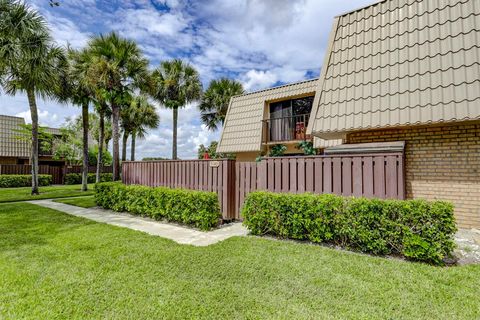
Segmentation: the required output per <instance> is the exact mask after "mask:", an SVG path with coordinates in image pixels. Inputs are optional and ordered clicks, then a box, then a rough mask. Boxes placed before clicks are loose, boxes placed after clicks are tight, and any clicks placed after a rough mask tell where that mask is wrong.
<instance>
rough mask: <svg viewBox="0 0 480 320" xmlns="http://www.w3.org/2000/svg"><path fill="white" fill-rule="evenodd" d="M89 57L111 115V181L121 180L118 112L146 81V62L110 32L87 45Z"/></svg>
mask: <svg viewBox="0 0 480 320" xmlns="http://www.w3.org/2000/svg"><path fill="white" fill-rule="evenodd" d="M88 50H89V51H90V53H91V55H92V59H93V60H92V67H93V68H92V71H93V72H92V75H93V76H92V77H91V79H93V80H94V81H93V83H94V84H95V85H96V86H97V87H99V88H101V89H102V90H103V91H104V94H105V97H106V100H107V101H108V103H109V104H110V108H111V111H112V140H113V178H114V180H119V178H120V153H119V151H120V148H119V122H120V109H121V107H122V106H124V105H126V103H128V101H129V100H130V96H131V94H132V92H133V90H134V89H135V88H140V87H142V83H143V82H144V81H145V79H147V78H148V75H147V65H148V60H147V59H145V58H144V57H143V54H142V52H141V51H140V49H139V47H138V46H137V44H136V43H135V42H134V41H131V40H127V39H123V38H121V37H119V36H118V35H117V34H116V33H114V32H112V33H109V34H107V35H100V36H98V37H96V38H93V39H92V40H91V41H90V42H89V44H88Z"/></svg>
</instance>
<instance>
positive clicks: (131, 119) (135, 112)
mask: <svg viewBox="0 0 480 320" xmlns="http://www.w3.org/2000/svg"><path fill="white" fill-rule="evenodd" d="M121 118H122V130H123V137H124V139H123V146H122V148H123V149H122V158H123V160H126V148H127V137H129V136H130V137H131V148H130V160H132V161H135V143H136V138H137V137H140V138H143V137H144V136H145V134H146V132H147V130H148V129H155V128H158V125H159V123H160V117H159V116H158V114H157V111H156V109H155V107H154V106H153V105H151V104H150V103H149V102H148V99H147V97H146V96H144V95H139V96H135V97H134V98H133V99H132V101H131V103H130V106H129V107H128V108H125V109H124V110H122V112H121Z"/></svg>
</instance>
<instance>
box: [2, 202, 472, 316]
mask: <svg viewBox="0 0 480 320" xmlns="http://www.w3.org/2000/svg"><path fill="white" fill-rule="evenodd" d="M479 288H480V266H479V265H475V266H474V265H470V266H464V267H451V268H440V267H432V266H429V265H425V264H419V263H410V262H404V261H398V260H393V259H384V258H376V257H371V256H366V255H360V254H355V253H349V252H343V251H336V250H333V249H328V248H324V247H321V246H314V245H308V244H298V243H293V242H286V241H275V240H268V239H262V238H256V237H244V238H242V237H236V238H230V239H228V240H226V241H223V242H220V243H218V244H215V245H212V246H208V247H193V246H187V245H179V244H176V243H174V242H172V241H169V240H166V239H162V238H160V237H154V236H149V235H147V234H143V233H140V232H136V231H133V230H129V229H123V228H118V227H114V226H109V225H105V224H99V223H95V222H92V221H89V220H85V219H80V218H76V217H73V216H69V215H66V214H63V213H60V212H57V211H54V210H50V209H46V208H41V207H38V206H34V205H31V204H27V203H9V204H1V205H0V318H5V319H14V318H22V319H28V318H29V319H54V318H55V319H57V318H59V319H105V318H107V319H127V318H128V319H148V318H154V319H160V318H162V319H165V318H166V319H173V318H175V319H192V318H195V319H199V318H204V319H212V318H216V319H231V318H249V319H266V318H274V319H279V318H280V319H282V318H283V319H302V318H303V319H325V318H329V319H330V318H331V319H349V318H350V319H352V318H353V319H478V318H480V300H479Z"/></svg>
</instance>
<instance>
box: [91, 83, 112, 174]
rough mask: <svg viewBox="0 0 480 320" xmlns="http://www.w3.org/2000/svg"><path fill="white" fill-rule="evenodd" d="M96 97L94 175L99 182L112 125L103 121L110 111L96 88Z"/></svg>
mask: <svg viewBox="0 0 480 320" xmlns="http://www.w3.org/2000/svg"><path fill="white" fill-rule="evenodd" d="M96 97H97V99H96V100H95V102H94V106H95V111H96V112H97V113H98V126H95V128H96V129H94V130H96V131H94V134H93V135H94V137H95V139H96V140H97V143H98V154H97V173H96V177H95V182H97V183H98V182H100V177H101V175H102V169H103V163H104V161H103V156H104V154H103V150H104V149H105V150H108V142H109V141H110V140H111V138H112V126H111V122H107V123H106V122H105V119H107V118H108V119H110V117H111V111H110V108H109V107H108V104H107V102H106V101H105V98H104V95H103V93H102V92H101V90H98V91H97V93H96Z"/></svg>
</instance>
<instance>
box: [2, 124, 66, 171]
mask: <svg viewBox="0 0 480 320" xmlns="http://www.w3.org/2000/svg"><path fill="white" fill-rule="evenodd" d="M24 125H25V120H24V119H23V118H20V117H13V116H7V115H0V164H29V163H30V156H31V150H30V148H31V147H30V143H29V142H28V141H26V140H23V139H19V136H20V135H21V133H20V132H18V130H21V129H22V126H24ZM45 132H46V133H48V134H50V135H52V136H53V137H55V136H60V135H61V132H60V129H57V128H45ZM52 153H53V152H52V149H51V148H48V150H45V149H41V150H39V164H40V165H64V163H65V162H64V161H63V160H54V159H53V155H52Z"/></svg>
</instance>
